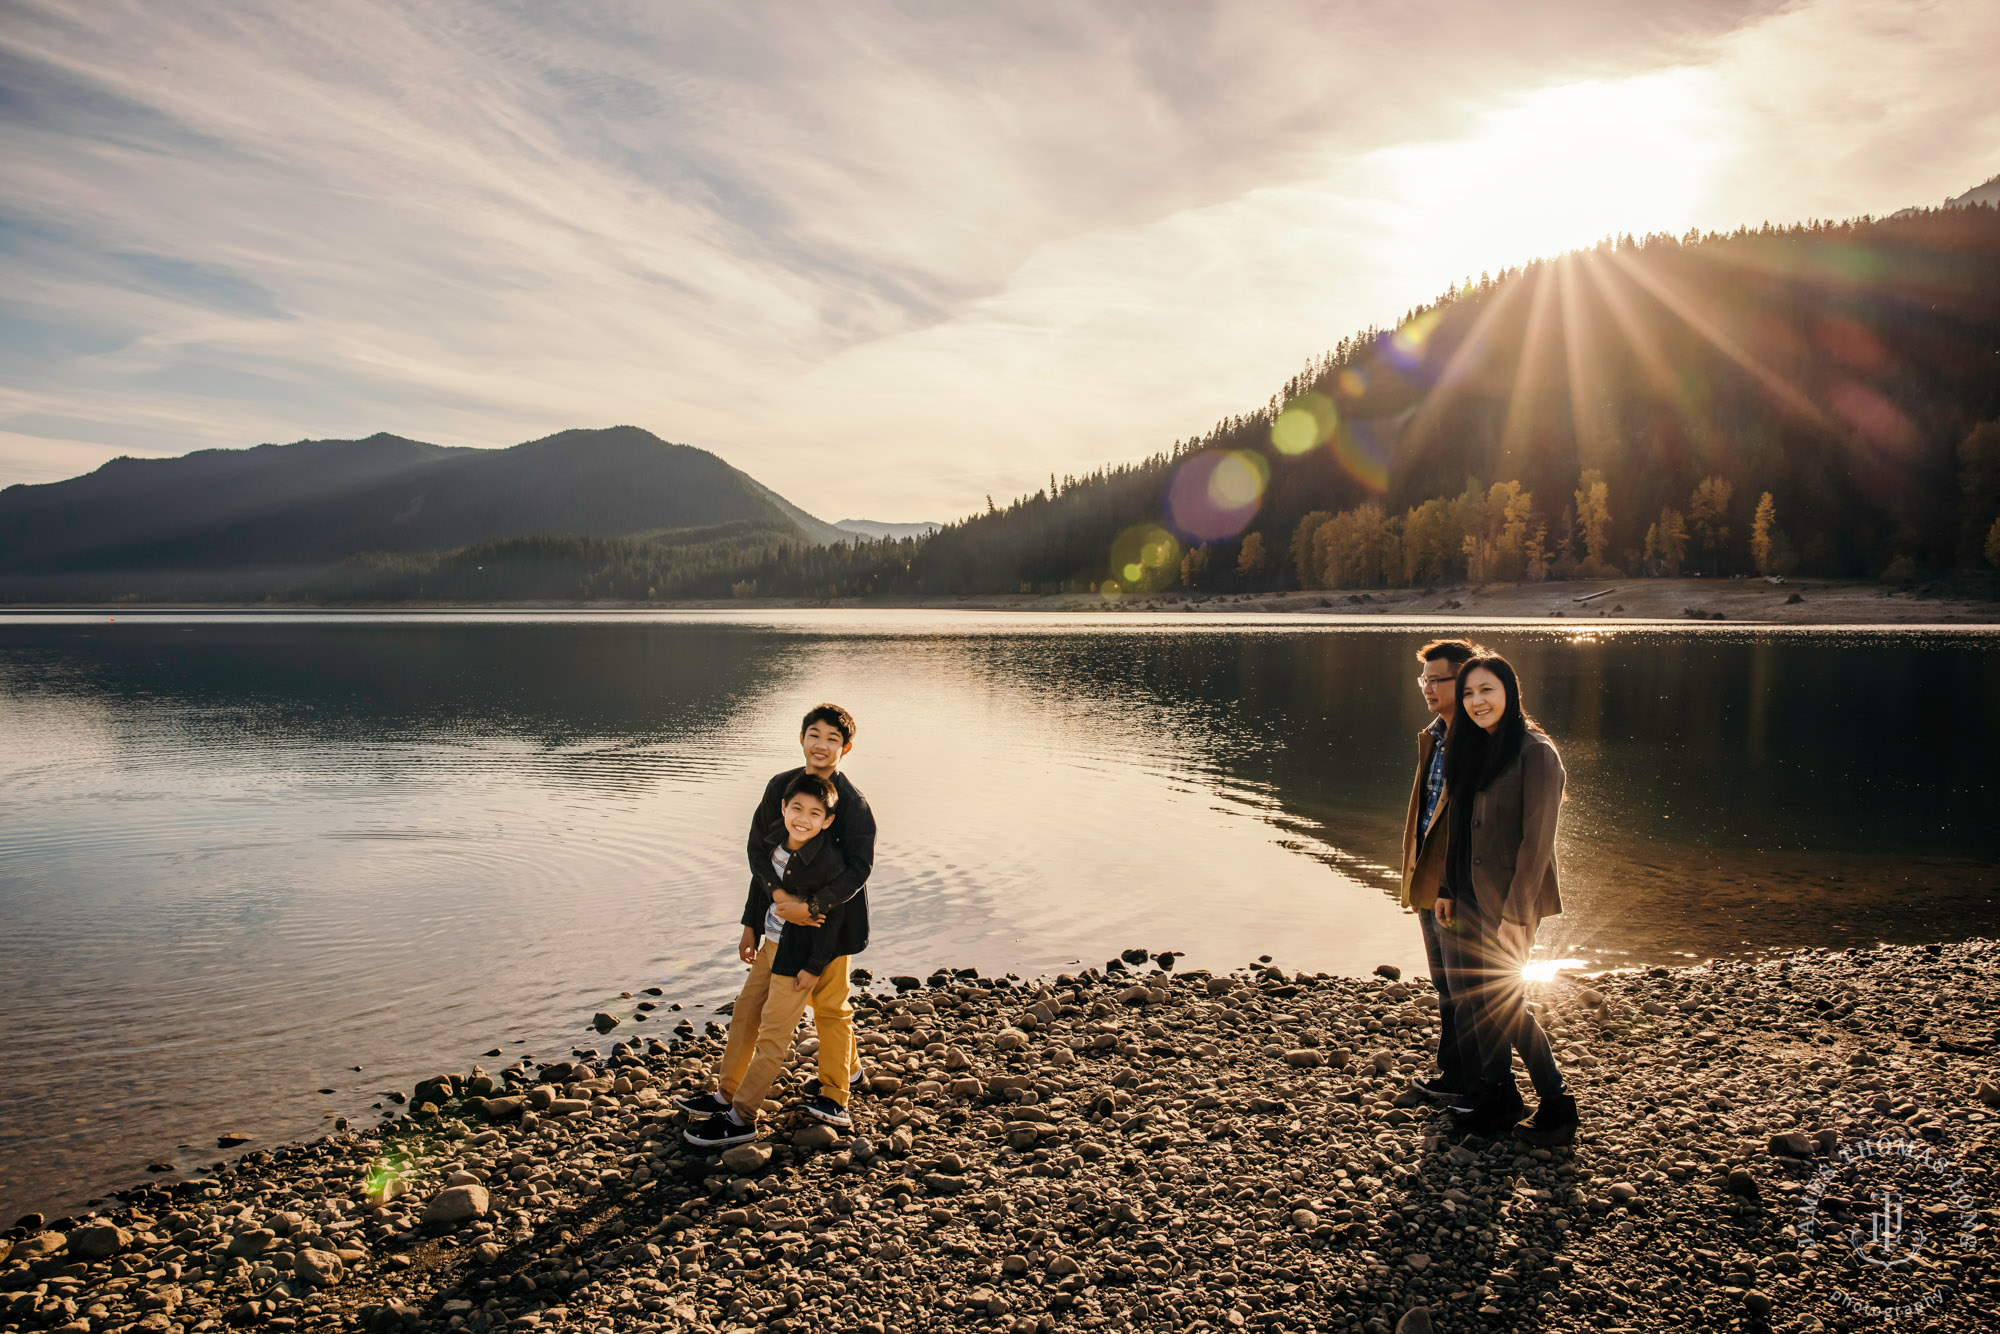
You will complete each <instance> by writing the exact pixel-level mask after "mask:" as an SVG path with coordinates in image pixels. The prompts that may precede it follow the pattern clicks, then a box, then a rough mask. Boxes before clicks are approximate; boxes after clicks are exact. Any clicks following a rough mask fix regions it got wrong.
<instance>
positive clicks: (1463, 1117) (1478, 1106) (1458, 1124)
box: [1452, 1080, 1528, 1135]
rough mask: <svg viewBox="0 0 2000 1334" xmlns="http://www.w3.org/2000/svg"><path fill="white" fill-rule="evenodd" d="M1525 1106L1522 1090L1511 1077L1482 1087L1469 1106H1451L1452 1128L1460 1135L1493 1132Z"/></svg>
mask: <svg viewBox="0 0 2000 1334" xmlns="http://www.w3.org/2000/svg"><path fill="white" fill-rule="evenodd" d="M1527 1110H1528V1104H1527V1103H1525V1102H1522V1101H1521V1090H1519V1089H1518V1088H1515V1087H1514V1084H1513V1082H1512V1081H1511V1080H1510V1081H1508V1082H1507V1083H1505V1084H1496V1085H1489V1086H1488V1087H1486V1088H1485V1089H1482V1090H1481V1091H1480V1094H1479V1098H1478V1100H1477V1101H1476V1102H1474V1103H1473V1104H1472V1106H1470V1107H1468V1108H1466V1109H1465V1110H1464V1111H1463V1112H1460V1111H1459V1110H1458V1109H1457V1108H1453V1109H1452V1129H1454V1130H1456V1131H1458V1132H1459V1133H1460V1134H1463V1135H1493V1134H1498V1133H1499V1132H1500V1131H1502V1130H1505V1129H1507V1128H1508V1127H1510V1126H1512V1125H1513V1124H1514V1123H1515V1122H1516V1121H1518V1120H1520V1119H1521V1114H1522V1113H1523V1112H1525V1111H1527Z"/></svg>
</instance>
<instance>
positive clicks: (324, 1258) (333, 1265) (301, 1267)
mask: <svg viewBox="0 0 2000 1334" xmlns="http://www.w3.org/2000/svg"><path fill="white" fill-rule="evenodd" d="M346 1272H347V1271H346V1266H344V1265H343V1264H342V1263H341V1260H340V1257H339V1256H338V1255H335V1254H334V1253H333V1252H332V1251H316V1250H312V1249H310V1248H308V1249H306V1250H302V1251H300V1252H299V1253H298V1254H297V1255H296V1256H294V1257H293V1258H292V1274H293V1275H294V1276H295V1277H296V1278H297V1279H298V1280H299V1282H301V1283H305V1284H308V1285H310V1286H312V1287H315V1288H330V1287H332V1286H333V1285H334V1284H336V1283H338V1282H340V1280H341V1279H342V1277H344V1276H345V1274H346Z"/></svg>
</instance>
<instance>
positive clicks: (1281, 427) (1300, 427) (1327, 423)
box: [1271, 394, 1340, 454]
mask: <svg viewBox="0 0 2000 1334" xmlns="http://www.w3.org/2000/svg"><path fill="white" fill-rule="evenodd" d="M1339 425H1340V413H1339V411H1338V410H1337V409H1336V408H1335V407H1334V406H1333V404H1332V402H1331V401H1329V400H1328V399H1326V398H1324V397H1322V396H1321V395H1319V394H1300V395H1299V396H1298V397H1297V398H1295V399H1293V400H1292V401H1291V402H1290V403H1288V404H1286V405H1285V410H1284V411H1283V412H1281V413H1279V414H1278V420H1276V421H1274V422H1272V423H1271V445H1272V447H1273V448H1274V449H1276V450H1277V451H1278V452H1279V453H1280V454H1303V453H1305V452H1306V451H1307V450H1309V449H1312V448H1314V447H1315V446H1317V445H1320V444H1323V443H1325V442H1326V440H1327V439H1328V438H1330V437H1331V436H1332V435H1333V432H1334V428H1335V427H1337V426H1339Z"/></svg>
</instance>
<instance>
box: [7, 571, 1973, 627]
mask: <svg viewBox="0 0 2000 1334" xmlns="http://www.w3.org/2000/svg"><path fill="white" fill-rule="evenodd" d="M1981 593H1985V594H1989V596H1980V595H1979V594H1981ZM1593 594H1600V595H1601V596H1596V597H1591V595H1593ZM1794 595H1796V596H1797V597H1798V598H1799V601H1797V602H1791V601H1788V599H1790V598H1791V597H1793V596H1794ZM1584 598H1589V599H1590V600H1588V601H1582V600H1580V599H1584ZM779 609H829V610H877V609H880V610H909V611H980V612H1041V613H1095V614H1104V613H1111V614H1135V613H1180V612H1190V611H1193V612H1206V613H1218V612H1220V613H1230V614H1251V613H1260V614H1261V613H1274V614H1291V615H1299V614H1313V615H1318V616H1338V617H1342V618H1352V619H1356V620H1363V619H1368V618H1372V617H1376V616H1390V617H1395V618H1397V619H1398V620H1399V621H1400V620H1408V619H1410V618H1418V619H1422V620H1427V621H1436V622H1438V623H1440V624H1449V623H1452V622H1456V621H1482V620H1494V619H1509V620H1514V619H1529V620H1571V621H1576V620H1583V621H1591V622H1596V623H1599V624H1606V625H1615V624H1620V623H1633V622H1638V623H1646V624H1656V623H1659V622H1662V621H1666V622H1673V623H1683V622H1691V621H1718V620H1719V621H1722V622H1725V623H1731V622H1733V623H1736V624H1747V625H1800V626H1812V625H2000V584H1996V585H1995V586H1994V587H1991V588H1986V589H1979V590H1976V591H1974V590H1967V591H1966V594H1965V595H1958V590H1956V589H1953V590H1951V591H1948V592H1932V591H1930V590H1928V589H1919V590H1910V589H1902V588H1894V587H1891V586H1889V585H1886V584H1879V583H1871V582H1868V581H1865V580H1845V579H1794V580H1790V581H1788V582H1786V583H1783V584H1770V583H1767V582H1765V581H1764V580H1762V579H1751V578H1744V579H1624V580H1588V581H1585V580H1577V581H1571V582H1564V583H1538V584H1528V583H1520V584H1452V585H1444V586H1439V587H1436V588H1429V589H1410V588H1377V589H1353V590H1350V589H1311V590H1293V591H1289V592H1280V593H1185V592H1181V591H1177V590H1168V591H1163V592H1159V593H1152V594H1144V595H1137V596H1128V597H1122V598H1117V599H1107V598H1105V597H1102V596H1100V595H1098V594H1094V593H1046V594H1038V593H997V594H954V595H949V596H940V597H911V596H895V597H874V598H711V599H678V600H666V599H659V600H647V601H636V602H634V601H614V600H609V599H607V600H604V601H588V602H583V601H574V600H571V601H519V602H484V603H479V602H380V603H307V602H285V603H273V602H235V603H232V602H138V603H132V602H117V603H60V604H58V603H46V604H43V603H7V604H0V617H6V616H37V615H61V614H73V613H83V612H89V613H103V614H107V615H112V616H120V615H123V616H145V615H149V614H184V613H187V612H204V611H213V612H246V611H248V612H262V613H268V614H271V615H276V616H284V615H299V614H312V615H324V614H328V613H355V614H381V613H385V612H390V613H393V612H430V613H440V612H446V613H448V612H466V613H490V612H496V611H508V612H580V611H598V612H630V611H741V612H756V611H770V610H779ZM1691 612H1699V613H1701V615H1699V616H1696V615H1692V614H1691Z"/></svg>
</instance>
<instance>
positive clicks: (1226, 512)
mask: <svg viewBox="0 0 2000 1334" xmlns="http://www.w3.org/2000/svg"><path fill="white" fill-rule="evenodd" d="M1996 418H2000V211H1996V210H1995V209H1994V208H1992V207H1986V206H1975V207H1968V208H1950V209H1942V210H1933V211H1927V212H1920V213H1916V214H1914V215H1910V216H1905V217H1900V218H1896V219H1889V220H1881V221H1869V220H1863V221H1859V222H1851V223H1811V224H1807V225H1802V226H1796V227H1788V228H1775V227H1768V226H1767V227H1765V228H1762V229H1759V230H1756V231H1748V230H1745V231H1740V232H1737V233H1734V234H1730V235H1709V236H1695V235H1692V234H1690V235H1688V236H1685V237H1672V236H1648V237H1643V238H1633V237H1621V238H1618V239H1617V240H1615V241H1607V242H1605V243H1604V244H1602V245H1600V246H1598V247H1597V248H1595V249H1593V250H1588V251H1583V252H1578V253H1573V254H1570V255H1566V256H1563V257H1562V258H1559V259H1555V260H1549V261H1542V262H1537V263H1534V264H1530V265H1528V266H1527V267H1526V268H1524V269H1520V270H1511V271H1508V272H1506V273H1503V274H1500V275H1497V276H1495V275H1487V274H1482V275H1480V277H1479V278H1478V279H1477V280H1474V281H1472V282H1469V283H1467V284H1466V285H1465V286H1464V287H1462V288H1461V289H1459V290H1456V291H1449V292H1446V293H1445V294H1444V295H1442V296H1441V297H1439V299H1438V300H1437V301H1436V302H1435V303H1433V304H1431V305H1428V306H1425V307H1422V308H1419V309H1417V310H1413V311H1411V312H1409V314H1408V315H1407V316H1405V318H1404V319H1403V320H1402V321H1401V322H1400V323H1399V324H1398V325H1397V326H1396V327H1395V328H1394V329H1388V330H1383V329H1369V330H1366V331H1364V332H1362V333H1360V334H1357V335H1355V336H1354V337H1351V338H1347V339H1343V340H1342V341H1341V342H1340V343H1339V344H1338V345H1337V346H1336V347H1335V348H1333V349H1332V350H1331V351H1330V352H1328V353H1327V354H1325V355H1324V356H1322V357H1320V358H1318V359H1316V360H1314V361H1312V362H1311V363H1309V364H1308V365H1307V366H1306V367H1305V368H1304V369H1303V370H1302V371H1301V372H1300V373H1299V374H1298V375H1296V376H1295V377H1293V378H1292V379H1291V380H1290V381H1289V382H1288V383H1286V384H1285V385H1284V386H1283V388H1282V391H1281V392H1280V393H1279V394H1276V395H1273V396H1272V397H1271V399H1270V400H1269V401H1268V402H1267V403H1265V404H1264V405H1263V406H1262V407H1261V408H1259V409H1257V410H1255V411H1252V412H1250V413H1247V414H1245V415H1242V416H1238V417H1233V418H1230V419H1229V420H1227V421H1223V422H1219V423H1217V424H1216V425H1215V427H1214V428H1213V429H1211V430H1210V431H1209V432H1208V433H1207V434H1206V435H1204V436H1202V437H1200V438H1199V439H1190V440H1185V441H1181V442H1178V443H1176V444H1175V445H1173V446H1172V447H1171V448H1170V449H1167V450H1164V451H1162V452H1161V453H1160V454H1159V455H1157V456H1155V457H1154V458H1152V459H1150V460H1149V461H1147V462H1146V463H1144V464H1141V465H1138V466H1134V467H1128V468H1123V469H1115V470H1110V471H1105V472H1099V473H1096V474H1092V475H1090V476H1088V477H1082V478H1064V479H1055V478H1052V479H1051V480H1050V486H1049V488H1048V489H1047V490H1045V491H1039V492H1037V493H1036V494H1035V495H1033V496H1027V497H1023V498H1021V499H1018V500H1016V501H1014V502H1013V503H1012V504H1010V505H1008V506H1006V507H1005V508H990V509H989V512H987V513H984V514H979V515H975V516H973V517H971V518H969V519H967V520H965V521H963V522H961V523H958V524H954V525H952V526H950V527H948V528H946V529H945V530H944V531H942V532H941V533H939V534H938V535H937V536H935V537H933V538H931V539H930V541H929V542H928V543H926V544H925V546H924V548H923V549H922V551H921V552H920V553H918V555H917V557H916V559H915V560H914V562H913V568H912V571H911V582H912V586H913V588H915V589H917V590H920V591H925V592H952V591H992V592H999V591H1028V590H1038V591H1055V590H1083V589H1091V588H1095V589H1098V590H1104V589H1106V588H1107V586H1108V587H1110V588H1112V589H1131V588H1135V587H1139V588H1148V589H1151V588H1159V587H1163V586H1166V585H1169V584H1181V585H1186V586H1191V587H1197V588H1199V587H1215V588H1250V587H1255V588H1269V587H1277V586H1292V587H1295V586H1299V585H1301V584H1303V585H1306V586H1340V587H1367V586H1370V585H1397V584H1432V583H1443V582H1447V581H1452V580H1461V579H1472V580H1492V579H1538V578H1546V577H1557V576H1563V575H1569V574H1577V573H1580V574H1612V573H1619V574H1624V575H1635V576H1636V575H1640V574H1671V573H1693V572H1702V573H1710V574H1732V573H1744V572H1750V571H1753V570H1757V571H1765V570H1768V571H1785V570H1792V569H1796V570H1799V571H1801V572H1804V573H1811V574H1827V575H1866V576H1878V575H1886V576H1887V577H1889V578H1891V579H1900V578H1907V577H1914V576H1915V575H1917V574H1919V573H1923V572H1927V571H1935V570H1940V569H1946V568H1950V567H1953V566H1956V565H1974V564H1981V563H1987V562H1991V563H1995V564H2000V527H1996V522H1995V521H1996V519H2000V425H1996V424H1995V422H1996Z"/></svg>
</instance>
